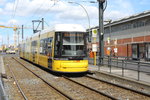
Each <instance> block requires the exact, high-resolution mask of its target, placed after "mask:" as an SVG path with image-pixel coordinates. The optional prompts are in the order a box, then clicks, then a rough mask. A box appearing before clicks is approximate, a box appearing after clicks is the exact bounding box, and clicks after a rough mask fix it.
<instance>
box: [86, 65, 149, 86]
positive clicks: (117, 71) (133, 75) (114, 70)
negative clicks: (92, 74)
mask: <svg viewBox="0 0 150 100" xmlns="http://www.w3.org/2000/svg"><path fill="white" fill-rule="evenodd" d="M89 70H90V71H98V72H106V73H108V74H110V67H108V66H98V65H92V64H89ZM111 74H114V75H119V76H122V68H118V67H111ZM124 77H126V78H129V79H133V80H137V77H138V72H137V71H134V70H128V69H125V70H124ZM140 81H142V82H145V83H150V73H143V72H140Z"/></svg>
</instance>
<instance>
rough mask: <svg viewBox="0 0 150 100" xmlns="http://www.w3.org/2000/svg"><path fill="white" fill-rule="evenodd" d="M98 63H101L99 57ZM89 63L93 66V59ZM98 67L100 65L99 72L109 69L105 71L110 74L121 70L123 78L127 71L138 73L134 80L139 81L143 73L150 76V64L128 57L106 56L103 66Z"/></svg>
mask: <svg viewBox="0 0 150 100" xmlns="http://www.w3.org/2000/svg"><path fill="white" fill-rule="evenodd" d="M97 62H99V60H98V57H97ZM89 63H90V64H93V59H89ZM97 65H98V70H103V69H104V68H106V67H107V70H105V71H107V72H109V73H112V71H113V70H114V69H119V70H120V71H121V76H123V77H125V71H126V70H130V71H134V73H135V72H136V73H137V75H136V76H135V77H134V78H136V79H137V80H138V81H139V80H141V79H142V78H143V77H140V76H141V73H145V74H146V75H150V62H145V61H137V60H132V59H131V58H127V57H111V56H105V57H104V59H103V62H102V64H98V63H97ZM103 71H104V70H103ZM136 73H135V74H136ZM115 74H116V73H115ZM142 80H143V79H142ZM149 81H150V80H149Z"/></svg>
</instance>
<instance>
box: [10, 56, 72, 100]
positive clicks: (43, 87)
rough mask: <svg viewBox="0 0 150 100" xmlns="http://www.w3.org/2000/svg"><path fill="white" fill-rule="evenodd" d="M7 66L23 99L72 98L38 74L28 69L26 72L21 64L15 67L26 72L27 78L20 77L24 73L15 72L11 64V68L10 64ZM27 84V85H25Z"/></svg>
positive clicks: (64, 99)
mask: <svg viewBox="0 0 150 100" xmlns="http://www.w3.org/2000/svg"><path fill="white" fill-rule="evenodd" d="M12 60H13V59H11V61H12ZM11 61H10V62H11ZM14 61H16V60H15V59H14V60H13V62H14ZM18 63H19V62H18ZM19 64H20V63H19ZM15 65H16V66H18V64H17V63H15ZM20 65H22V64H20ZM8 67H9V69H10V71H11V73H12V77H13V78H14V80H15V83H16V85H17V87H18V88H19V90H20V93H21V94H22V96H23V98H24V100H41V99H42V100H48V99H52V100H53V99H59V100H73V98H71V97H69V96H68V95H66V94H63V92H62V91H59V90H58V89H57V88H56V87H54V86H53V85H51V84H50V83H47V82H46V81H44V80H42V78H40V77H39V76H38V75H36V74H34V73H33V72H31V71H30V70H29V69H27V70H28V72H26V71H27V70H25V69H21V67H24V66H23V65H22V66H19V67H20V68H19V67H17V69H20V71H21V70H23V71H24V73H26V76H27V78H25V77H24V78H23V77H20V76H25V75H20V74H18V73H17V72H15V70H13V69H15V68H14V66H13V65H11V67H13V69H12V68H10V65H8ZM24 68H25V67H24ZM31 73H32V75H31ZM33 74H34V76H33ZM18 76H19V77H18ZM30 76H31V77H30ZM35 77H36V78H35ZM27 80H28V82H27ZM29 80H30V81H29ZM31 80H34V81H31ZM41 80H42V81H41ZM22 81H23V82H22ZM24 81H26V82H24ZM26 83H28V84H26ZM27 85H28V87H27ZM32 85H35V86H32ZM36 85H37V86H36ZM37 87H38V88H37Z"/></svg>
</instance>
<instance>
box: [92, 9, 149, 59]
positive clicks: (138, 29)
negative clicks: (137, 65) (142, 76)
mask: <svg viewBox="0 0 150 100" xmlns="http://www.w3.org/2000/svg"><path fill="white" fill-rule="evenodd" d="M95 28H96V29H97V28H98V27H94V28H93V29H95ZM104 41H105V44H104V52H105V55H110V54H111V55H115V56H122V57H131V58H132V59H145V60H150V11H146V12H143V13H140V14H136V15H133V16H130V17H127V18H123V19H120V20H117V21H113V22H111V23H108V24H105V25H104ZM97 42H98V36H97ZM89 45H90V44H89Z"/></svg>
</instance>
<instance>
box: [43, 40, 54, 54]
mask: <svg viewBox="0 0 150 100" xmlns="http://www.w3.org/2000/svg"><path fill="white" fill-rule="evenodd" d="M52 40H53V38H52V37H50V38H45V39H42V40H40V54H43V55H50V54H51V52H52Z"/></svg>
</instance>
